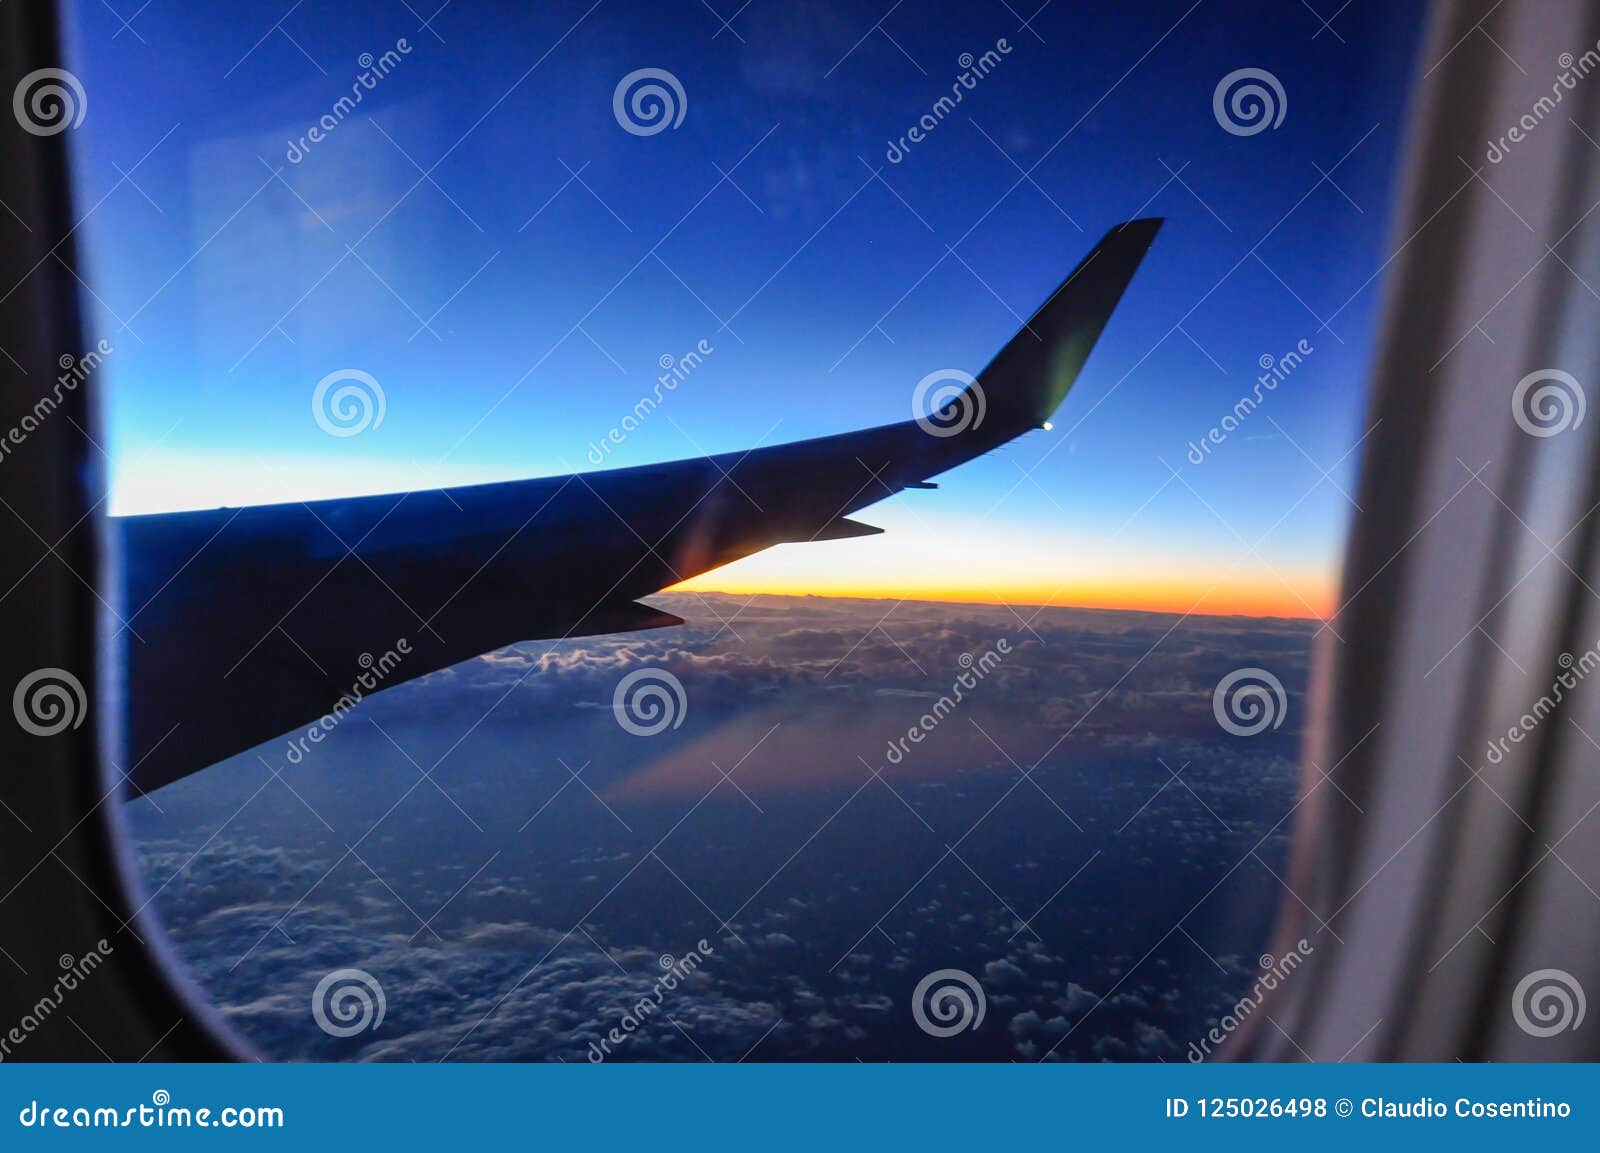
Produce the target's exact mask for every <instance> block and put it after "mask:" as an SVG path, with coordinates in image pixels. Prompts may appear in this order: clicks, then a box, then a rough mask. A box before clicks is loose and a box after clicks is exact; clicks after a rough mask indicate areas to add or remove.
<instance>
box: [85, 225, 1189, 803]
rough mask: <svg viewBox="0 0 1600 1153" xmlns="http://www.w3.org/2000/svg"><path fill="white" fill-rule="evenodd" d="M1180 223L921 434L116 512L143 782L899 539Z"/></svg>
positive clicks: (1050, 311)
mask: <svg viewBox="0 0 1600 1153" xmlns="http://www.w3.org/2000/svg"><path fill="white" fill-rule="evenodd" d="M1160 224H1161V222H1160V221H1159V220H1154V219H1151V220H1134V221H1129V222H1128V223H1126V224H1122V225H1119V226H1117V227H1116V228H1113V229H1112V230H1111V231H1110V232H1108V233H1107V234H1106V235H1105V237H1104V238H1103V239H1102V240H1101V241H1100V243H1099V244H1097V245H1096V246H1095V248H1094V249H1093V250H1092V251H1091V252H1090V253H1089V255H1088V256H1086V257H1085V258H1084V259H1083V261H1082V262H1081V263H1080V264H1079V265H1078V266H1077V268H1075V269H1074V270H1073V272H1072V273H1071V275H1069V276H1068V277H1067V278H1066V279H1065V280H1064V281H1063V282H1062V283H1061V285H1060V286H1059V287H1058V288H1057V289H1056V290H1055V292H1053V293H1052V294H1051V295H1050V297H1049V299H1047V300H1046V301H1045V302H1044V304H1043V305H1041V306H1040V308H1039V309H1038V310H1037V311H1036V312H1035V313H1034V315H1033V316H1032V317H1031V318H1030V319H1029V321H1028V323H1027V324H1026V325H1025V326H1024V327H1023V328H1022V330H1021V331H1020V332H1018V333H1017V335H1016V336H1015V337H1013V338H1012V340H1011V342H1010V343H1009V344H1007V345H1006V346H1005V348H1003V349H1002V350H1001V351H1000V353H999V354H998V355H997V356H995V358H994V359H993V360H992V361H990V363H989V364H988V366H987V367H985V368H984V370H983V371H982V372H981V373H979V374H978V376H977V377H976V379H971V378H967V377H964V376H961V375H960V374H955V373H950V374H938V376H939V378H938V379H933V380H930V381H925V382H924V384H925V385H926V386H927V392H928V397H929V398H930V399H931V400H932V407H933V411H932V412H931V414H930V415H926V416H923V417H920V418H918V419H914V420H907V421H904V422H901V423H899V424H891V425H884V426H881V427H878V428H871V429H865V430H862V431H859V432H851V433H843V434H840V435H837V436H828V437H821V438H818V439H815V440H808V441H800V442H796V443H793V444H783V445H774V446H772V447H769V448H759V449H752V450H751V451H749V452H745V453H729V454H723V455H719V456H710V457H701V458H699V459H695V460H685V461H675V462H672V463H668V464H659V465H648V466H643V467H638V468H624V469H613V470H608V471H603V472H594V473H580V474H574V475H572V476H565V477H548V478H538V479H533V480H525V481H511V482H506V483H502V484H486V485H471V486H463V487H458V488H450V489H435V490H430V491H422V492H411V493H399V494H393V495H386V496H372V497H355V498H349V499H339V500H324V501H315V502H310V503H303V504H281V505H263V506H258V507H252V508H243V509H213V510H205V511H200V512H186V513H166V514H161V515H153V516H134V517H122V518H117V519H115V520H114V521H113V522H112V523H113V525H114V528H115V531H116V532H117V533H118V534H119V544H120V556H121V564H122V569H123V574H124V582H123V584H124V596H123V601H124V606H125V608H124V615H125V617H126V619H127V621H128V628H127V630H125V631H126V633H127V636H126V638H125V641H124V642H123V643H125V646H126V655H127V660H126V664H125V679H124V680H123V682H122V685H121V686H120V688H119V689H118V690H117V694H118V695H119V697H120V702H119V704H120V707H121V709H122V721H123V726H122V727H123V733H124V741H125V743H126V745H127V748H126V750H125V752H126V755H127V758H128V759H127V761H125V762H123V763H128V764H131V765H132V766H133V768H132V769H130V770H129V774H128V782H129V785H130V786H131V788H132V789H133V790H134V791H135V792H138V793H144V792H149V791H151V790H153V789H156V788H159V787H160V786H162V785H164V784H168V783H170V782H171V781H174V780H178V779H179V778H181V777H184V776H187V775H189V774H190V773H193V772H197V771H198V770H200V769H202V768H205V767H206V766H207V765H210V764H213V763H215V762H217V761H219V760H222V759H224V758H226V757H228V756H231V755H232V754H234V753H238V752H241V751H243V750H245V749H248V748H250V747H252V746H254V745H256V744H259V743H261V742H262V741H265V740H268V739H270V738H271V737H273V736H277V735H280V734H284V733H287V732H289V731H290V730H292V729H294V728H295V727H296V726H308V728H307V730H306V732H307V733H309V732H310V730H311V729H317V728H320V727H323V726H322V725H321V723H320V719H323V718H328V717H340V716H342V715H343V712H344V711H346V710H348V708H350V707H351V706H352V704H353V701H354V700H356V699H359V698H360V697H361V696H364V695H368V694H370V692H374V691H378V690H380V689H382V688H386V687H389V686H391V685H394V684H398V683H400V682H402V681H405V680H410V679H412V678H414V677H417V676H421V675H423V674H425V673H428V672H432V671H435V670H437V669H440V668H444V667H446V666H448V665H451V664H454V663H456V662H458V661H462V660H466V659H469V658H471V657H474V656H478V655H480V654H482V653H486V652H490V651H492V650H494V649H497V648H501V647H504V646H505V645H508V644H512V643H514V642H517V641H525V640H538V639H547V638H559V637H579V636H592V635H597V634H602V633H613V632H627V631H633V630H636V629H648V628H660V627H665V626H671V625H675V624H679V623H682V622H681V621H680V620H679V619H678V618H677V617H674V616H672V615H671V614H668V613H663V612H661V611H659V610H657V609H653V608H650V607H649V606H647V605H642V604H639V603H637V602H638V599H639V598H640V597H643V596H648V595H649V594H651V593H654V592H658V591H660V590H661V589H663V588H666V587H668V586H670V585H673V584H676V583H678V582H679V581H681V580H686V579H688V578H689V577H692V576H695V575H697V574H699V573H702V572H705V571H707V570H709V569H713V568H717V567H719V566H721V565H724V564H727V563H729V562H730V561H734V560H737V559H739V558H741V557H744V556H748V555H750V554H751V553H754V552H758V551H760V550H762V549H765V548H768V547H770V546H772V545H775V544H782V543H794V542H805V541H819V540H836V539H841V538H844V537H853V536H862V535H868V534H871V533H875V532H877V531H879V530H877V529H875V528H873V527H872V526H870V525H865V524H862V523H860V522H858V521H855V520H852V519H850V514H851V513H854V512H856V511H857V510H859V509H861V508H863V507H865V506H867V505H870V504H874V503H876V502H877V501H880V500H882V499H884V498H885V497H887V496H890V495H893V494H894V493H896V492H900V491H902V490H904V489H907V488H929V487H933V486H932V485H931V484H930V483H929V479H928V478H930V477H932V476H936V475H938V474H939V473H942V472H945V471H947V470H949V469H951V468H954V467H955V466H957V465H959V464H961V463H963V462H965V461H968V460H971V459H973V458H974V457H977V456H980V455H982V454H983V453H985V452H988V451H990V450H991V449H993V448H995V447H997V446H999V445H1001V444H1004V443H1006V442H1007V441H1010V440H1012V439H1014V438H1016V437H1018V436H1020V435H1022V434H1023V433H1025V432H1027V431H1029V430H1031V429H1035V428H1039V427H1041V426H1042V425H1043V424H1044V423H1045V422H1046V421H1047V420H1048V419H1049V417H1050V416H1051V415H1052V414H1053V413H1054V411H1055V410H1056V408H1057V407H1058V406H1059V405H1060V403H1061V402H1062V400H1063V399H1064V398H1065V397H1066V394H1067V391H1068V389H1070V388H1071V386H1072V384H1073V381H1074V380H1075V379H1076V378H1077V376H1078V373H1079V372H1080V370H1081V369H1082V368H1083V365H1084V363H1085V361H1086V360H1087V359H1088V357H1089V353H1090V351H1091V350H1092V349H1093V347H1094V345H1095V342H1096V340H1098V338H1099V336H1100V333H1101V331H1102V329H1103V328H1104V327H1105V324H1106V322H1107V321H1108V320H1109V319H1110V316H1111V313H1112V312H1113V311H1114V310H1115V308H1116V306H1117V303H1118V302H1119V301H1120V300H1121V298H1122V294H1123V291H1124V290H1125V289H1126V288H1127V285H1128V283H1129V282H1130V281H1131V279H1132V277H1133V274H1134V272H1135V271H1136V270H1137V268H1138V266H1139V264H1140V262H1141V261H1142V260H1143V258H1144V255H1145V253H1146V251H1147V250H1148V249H1149V247H1150V244H1151V243H1152V241H1153V240H1154V239H1155V235H1156V232H1157V230H1158V229H1159V228H1160ZM374 670H376V671H374ZM320 739H321V737H320V736H319V737H316V738H314V740H320Z"/></svg>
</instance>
